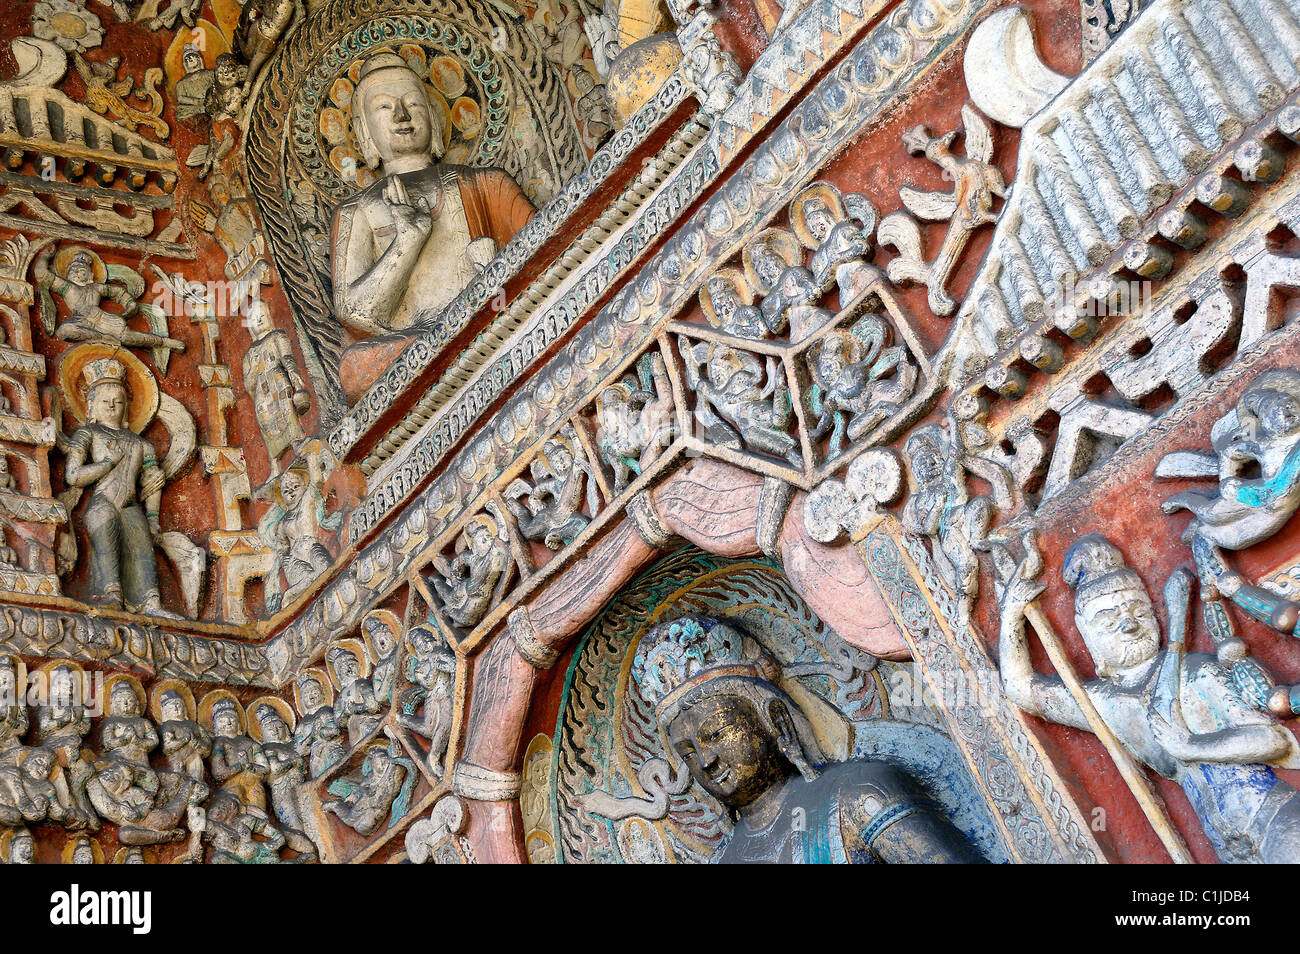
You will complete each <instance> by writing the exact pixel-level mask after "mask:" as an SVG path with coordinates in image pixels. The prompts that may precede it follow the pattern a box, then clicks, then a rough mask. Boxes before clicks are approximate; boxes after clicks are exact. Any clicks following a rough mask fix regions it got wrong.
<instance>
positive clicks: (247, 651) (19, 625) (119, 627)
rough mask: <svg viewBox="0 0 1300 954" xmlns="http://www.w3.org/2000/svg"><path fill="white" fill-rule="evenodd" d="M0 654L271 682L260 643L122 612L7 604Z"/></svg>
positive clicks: (0, 614)
mask: <svg viewBox="0 0 1300 954" xmlns="http://www.w3.org/2000/svg"><path fill="white" fill-rule="evenodd" d="M28 575H30V574H28ZM69 602H70V601H69ZM200 627H202V628H205V629H211V630H218V629H219V630H222V631H225V632H233V633H236V634H238V630H237V629H236V628H235V627H228V626H223V627H216V626H203V624H194V628H195V629H198V628H200ZM0 652H8V653H16V654H18V655H21V656H36V657H42V658H61V659H75V660H77V661H79V662H87V663H101V664H103V665H105V666H110V667H113V668H116V669H129V670H134V671H137V672H145V673H148V674H150V675H154V676H174V677H176V678H179V679H186V680H191V681H195V682H206V683H219V684H222V685H227V686H263V687H268V688H270V687H272V686H274V685H275V683H274V682H273V680H272V679H271V674H270V671H269V666H268V664H267V659H266V655H265V652H264V647H263V646H261V645H258V644H255V643H249V642H244V641H242V640H241V639H239V638H231V637H230V636H217V635H206V634H201V633H198V632H187V631H184V630H182V629H181V628H180V627H172V626H167V625H166V624H165V623H161V621H159V620H153V619H145V618H143V617H134V618H132V617H128V616H127V615H126V614H122V613H115V614H113V615H112V616H100V615H95V614H92V613H86V612H78V611H75V610H70V609H69V610H62V609H40V608H36V607H30V606H19V605H14V604H13V603H7V604H5V605H3V606H0Z"/></svg>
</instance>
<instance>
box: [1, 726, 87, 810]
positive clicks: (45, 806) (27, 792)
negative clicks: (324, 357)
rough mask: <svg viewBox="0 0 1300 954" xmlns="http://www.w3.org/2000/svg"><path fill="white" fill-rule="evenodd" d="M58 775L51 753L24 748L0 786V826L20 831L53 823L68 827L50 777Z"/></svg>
mask: <svg viewBox="0 0 1300 954" xmlns="http://www.w3.org/2000/svg"><path fill="white" fill-rule="evenodd" d="M57 771H59V763H58V761H57V760H56V759H55V756H54V750H53V749H47V748H46V747H45V746H41V745H38V746H35V747H34V748H24V749H23V750H22V760H21V762H19V763H18V767H17V769H16V770H15V775H14V776H13V777H12V779H11V778H10V777H9V776H8V775H7V774H6V777H5V779H4V781H3V783H0V825H5V826H8V827H19V826H21V825H23V824H24V823H35V822H42V821H46V820H49V821H52V822H58V823H61V824H64V825H65V826H66V827H70V828H71V827H76V825H75V824H72V825H69V824H68V822H69V821H70V819H69V815H68V811H67V809H65V808H64V807H63V802H62V801H60V797H59V790H58V789H57V788H56V787H55V784H54V781H53V777H54V774H55V772H57Z"/></svg>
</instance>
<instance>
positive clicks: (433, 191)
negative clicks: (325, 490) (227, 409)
mask: <svg viewBox="0 0 1300 954" xmlns="http://www.w3.org/2000/svg"><path fill="white" fill-rule="evenodd" d="M440 115H441V114H440V113H439V112H437V111H435V110H433V109H431V108H430V106H429V100H428V95H427V92H426V90H425V86H424V81H423V80H422V79H421V78H420V76H419V75H417V74H416V73H415V71H414V70H412V69H411V68H410V67H409V66H408V65H407V64H406V61H405V60H404V59H402V57H400V56H398V55H397V54H396V53H393V52H390V51H387V50H385V51H381V52H378V53H375V54H373V55H372V56H370V57H369V58H368V59H367V60H366V61H365V62H364V63H363V64H362V66H361V74H360V80H359V82H358V83H357V86H356V89H355V91H354V92H353V94H352V128H353V133H354V134H355V136H356V140H357V144H358V146H359V148H360V150H361V155H362V158H363V159H364V161H365V163H366V165H368V166H369V167H371V168H372V169H377V170H379V172H380V173H381V174H382V178H380V179H379V181H377V182H375V183H374V184H373V185H371V186H369V187H368V188H366V189H365V190H364V191H362V192H361V193H360V194H359V195H357V196H354V197H353V198H351V199H348V200H347V201H346V202H344V203H343V204H342V205H340V206H339V208H338V210H337V212H336V213H335V216H334V227H333V247H334V249H333V269H334V313H335V315H336V316H337V317H338V320H339V321H341V322H342V323H343V325H344V326H345V327H346V328H347V329H348V331H349V332H350V333H351V334H352V337H353V339H354V343H353V344H352V345H351V346H350V347H349V348H348V349H347V351H346V352H345V353H344V355H343V361H342V364H341V367H340V378H341V383H342V386H343V393H344V395H345V396H346V397H347V400H348V402H349V403H354V402H355V401H356V400H357V399H358V398H360V396H361V395H362V394H364V393H365V391H366V389H367V388H368V387H369V386H370V384H371V383H372V382H373V381H374V380H375V378H377V377H378V376H379V375H380V374H381V373H382V372H383V371H384V369H385V368H387V367H388V365H389V364H391V363H392V361H393V360H394V359H395V358H396V356H397V354H398V353H399V352H400V351H401V350H402V348H403V347H405V345H406V343H407V341H408V340H409V338H410V336H411V335H412V334H413V333H414V332H415V331H417V330H418V329H419V328H420V327H421V326H422V325H424V324H427V323H429V322H431V321H433V320H435V319H436V318H437V316H438V315H439V314H440V313H441V312H442V310H443V309H444V308H446V307H447V305H448V304H450V303H451V302H452V301H453V300H454V299H455V298H456V296H457V295H458V294H459V293H460V291H461V290H462V289H463V288H464V287H465V286H466V285H467V284H469V282H470V281H471V280H472V279H473V278H474V277H475V276H476V275H477V274H478V272H479V271H480V270H481V269H482V268H483V266H484V265H486V264H487V263H488V262H489V261H490V260H491V259H492V258H493V257H494V256H495V255H496V253H497V251H498V250H500V249H501V248H502V247H503V246H504V245H505V244H506V243H507V242H509V241H510V239H512V238H513V237H514V235H515V233H516V232H518V231H519V230H520V229H521V228H523V226H524V224H525V223H526V222H527V221H528V220H529V218H531V217H532V214H533V207H532V204H531V203H530V202H529V201H528V199H526V198H525V197H524V195H523V193H522V192H520V190H519V187H518V185H516V184H515V181H514V180H513V179H511V178H510V176H509V175H508V174H507V173H505V172H504V171H503V170H501V169H469V168H465V167H461V166H453V165H446V164H443V163H440V162H438V161H437V160H438V158H439V157H441V155H442V153H443V149H444V148H445V139H444V133H445V131H444V129H443V128H442V122H441V119H440Z"/></svg>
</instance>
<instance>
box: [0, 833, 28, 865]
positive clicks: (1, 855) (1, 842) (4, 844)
mask: <svg viewBox="0 0 1300 954" xmlns="http://www.w3.org/2000/svg"><path fill="white" fill-rule="evenodd" d="M20 833H21V834H24V835H26V836H27V837H28V838H31V839H32V845H33V847H35V844H36V839H35V837H34V836H33V835H32V833H31V832H30V831H28V830H27V829H26V828H7V829H5V830H4V831H0V859H3V860H4V861H5V862H8V860H9V846H10V844H11V843H12V842H13V840H14V837H15V836H16V835H18V834H20Z"/></svg>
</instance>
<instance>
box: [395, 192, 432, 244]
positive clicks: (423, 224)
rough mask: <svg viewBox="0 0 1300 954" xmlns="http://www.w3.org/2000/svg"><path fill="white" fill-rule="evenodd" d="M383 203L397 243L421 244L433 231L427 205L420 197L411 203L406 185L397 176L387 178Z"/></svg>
mask: <svg viewBox="0 0 1300 954" xmlns="http://www.w3.org/2000/svg"><path fill="white" fill-rule="evenodd" d="M384 201H385V202H387V203H388V211H389V213H390V214H391V215H392V216H393V225H394V227H395V228H396V229H397V237H396V239H395V241H398V242H414V241H418V242H421V243H423V242H424V240H425V239H427V238H428V237H429V233H430V232H431V231H432V230H433V215H432V214H430V212H429V206H428V203H427V202H425V200H424V198H423V197H421V198H420V199H419V200H418V201H416V202H412V201H411V197H410V196H409V195H408V194H407V192H406V185H405V184H404V183H403V182H402V180H401V179H399V178H398V177H397V176H389V177H388V182H387V184H386V185H385V186H384Z"/></svg>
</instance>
